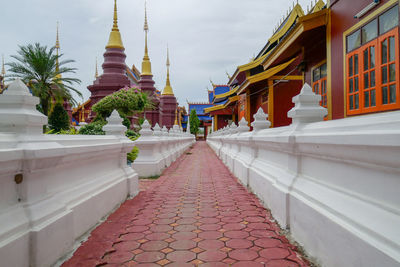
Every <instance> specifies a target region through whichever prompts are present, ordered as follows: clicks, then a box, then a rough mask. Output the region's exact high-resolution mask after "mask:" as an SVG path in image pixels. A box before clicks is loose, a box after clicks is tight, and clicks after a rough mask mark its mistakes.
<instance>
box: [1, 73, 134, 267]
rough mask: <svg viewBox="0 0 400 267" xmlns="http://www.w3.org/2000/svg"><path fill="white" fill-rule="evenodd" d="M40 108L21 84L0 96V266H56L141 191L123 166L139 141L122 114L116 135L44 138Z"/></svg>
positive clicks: (110, 128) (113, 123)
mask: <svg viewBox="0 0 400 267" xmlns="http://www.w3.org/2000/svg"><path fill="white" fill-rule="evenodd" d="M37 103H39V100H38V98H36V97H33V96H32V95H31V94H30V93H29V91H28V89H27V88H26V86H25V85H24V84H23V83H22V82H21V81H18V80H17V81H16V82H14V83H13V84H11V85H10V87H9V89H8V90H7V91H6V92H5V93H4V94H3V95H0V266H7V267H14V266H15V267H19V266H21V267H26V266H33V267H34V266H39V267H42V266H51V265H52V264H54V263H55V262H56V261H57V260H58V259H59V258H61V257H62V256H63V255H65V254H67V253H68V252H70V251H71V249H72V247H73V244H74V242H75V241H76V240H77V239H78V238H79V237H80V236H82V235H83V234H84V233H85V232H87V231H88V230H89V229H91V228H92V227H93V226H94V225H96V224H97V223H98V221H99V220H100V219H101V218H102V217H104V216H106V215H107V214H109V213H110V212H111V211H112V210H113V209H114V208H115V207H116V206H118V205H119V204H120V203H121V202H123V201H125V199H126V198H127V197H133V196H135V195H136V194H137V193H138V175H137V173H136V172H135V171H134V170H133V169H132V168H131V167H129V166H128V165H127V161H126V153H127V152H129V151H130V150H132V148H133V147H134V145H135V144H134V142H131V141H130V140H129V139H128V138H126V137H125V136H124V135H123V132H124V128H122V127H124V126H122V125H121V124H120V120H119V119H120V118H119V117H116V116H118V114H113V117H111V118H110V119H109V123H108V125H107V127H106V129H107V130H106V131H107V132H108V133H112V134H113V135H106V136H83V135H44V134H42V126H43V124H46V123H47V117H45V116H44V115H42V114H41V113H39V112H38V111H36V108H35V105H36V104H37ZM16 174H22V175H23V181H22V183H20V184H16V183H15V182H14V176H15V175H16Z"/></svg>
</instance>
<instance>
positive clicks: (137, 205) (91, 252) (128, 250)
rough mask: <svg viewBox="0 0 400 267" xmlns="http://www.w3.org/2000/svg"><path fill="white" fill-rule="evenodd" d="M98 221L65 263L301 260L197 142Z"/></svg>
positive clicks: (290, 262)
mask: <svg viewBox="0 0 400 267" xmlns="http://www.w3.org/2000/svg"><path fill="white" fill-rule="evenodd" d="M191 152H192V154H184V155H183V156H182V157H180V158H179V159H178V160H177V161H176V162H174V163H173V164H172V165H171V166H170V167H169V168H168V169H167V170H166V171H165V172H164V173H163V175H162V176H161V177H160V178H159V179H158V180H157V181H155V182H154V183H152V184H151V185H150V187H149V188H148V189H147V190H146V191H142V192H140V194H139V195H138V196H137V197H136V198H134V199H132V200H128V201H126V202H125V203H124V204H123V205H122V206H121V207H120V208H119V209H118V210H117V211H116V212H114V213H113V214H112V215H110V216H109V218H108V219H107V221H106V222H105V223H103V224H101V225H100V226H98V227H97V228H96V229H95V230H94V231H93V232H92V233H91V236H90V237H89V239H88V241H86V242H85V243H83V244H82V245H81V247H79V249H78V250H77V251H76V252H75V253H74V255H73V257H72V258H71V259H70V260H68V261H67V262H66V263H64V264H63V267H67V266H74V267H75V266H165V265H167V266H177V267H181V266H182V267H184V266H245V267H252V266H282V267H286V266H308V264H307V262H306V261H305V260H303V259H302V258H301V257H300V256H298V253H297V252H296V248H295V247H294V246H293V245H291V244H289V242H288V240H287V239H286V238H285V237H284V236H282V235H280V234H279V228H278V226H277V225H276V224H275V223H274V222H272V221H271V215H270V213H269V212H268V211H267V210H265V209H264V208H263V206H262V205H261V204H260V202H259V201H258V199H257V198H256V197H255V196H254V195H252V194H251V193H248V191H247V190H246V188H244V187H243V186H242V185H241V184H239V183H238V182H237V179H236V178H235V177H233V176H232V175H231V174H230V172H229V170H228V169H227V168H226V167H225V166H224V165H223V163H222V162H221V161H220V160H219V159H218V158H217V156H216V155H215V154H214V153H213V151H212V150H211V149H210V148H209V147H208V146H207V144H206V143H205V142H197V144H196V145H195V146H194V148H193V149H192V150H191Z"/></svg>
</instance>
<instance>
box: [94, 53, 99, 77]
mask: <svg viewBox="0 0 400 267" xmlns="http://www.w3.org/2000/svg"><path fill="white" fill-rule="evenodd" d="M97 77H99V72H98V70H97V57H96V71H95V73H94V78H95V79H97Z"/></svg>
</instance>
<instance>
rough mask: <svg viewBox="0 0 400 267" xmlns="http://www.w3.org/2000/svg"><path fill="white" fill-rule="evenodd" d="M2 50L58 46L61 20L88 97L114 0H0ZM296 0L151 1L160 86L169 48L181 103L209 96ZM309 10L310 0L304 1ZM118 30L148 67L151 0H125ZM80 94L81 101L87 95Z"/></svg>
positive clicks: (65, 45) (65, 44)
mask: <svg viewBox="0 0 400 267" xmlns="http://www.w3.org/2000/svg"><path fill="white" fill-rule="evenodd" d="M0 1H1V2H2V4H1V7H2V8H1V9H2V11H1V15H0V54H4V56H5V61H6V62H9V61H11V60H12V59H11V58H10V55H14V54H16V51H17V49H18V45H26V44H30V43H35V42H40V43H41V44H42V45H48V46H54V44H55V36H56V22H57V21H59V23H60V43H61V52H62V53H63V54H64V59H73V60H75V61H76V62H75V63H73V64H72V66H74V67H76V68H78V72H77V74H76V77H77V78H79V79H81V80H82V84H81V85H78V86H77V89H79V90H80V91H81V92H82V94H83V96H84V99H85V100H86V99H88V98H89V96H90V92H89V91H88V90H87V89H86V87H87V86H88V85H90V84H92V83H93V80H94V73H95V61H96V57H97V58H98V63H99V71H100V73H101V71H102V69H101V64H102V63H103V53H104V51H105V45H106V44H107V41H108V37H109V33H110V30H111V27H112V16H113V3H114V1H113V0H18V1H6V0H0ZM292 3H293V1H291V0H148V1H147V8H148V21H149V28H150V31H149V54H150V59H151V62H152V71H153V75H154V80H155V82H156V87H157V88H158V89H159V90H162V89H163V88H164V85H165V76H166V68H165V61H166V47H167V44H169V48H170V57H171V83H172V88H173V90H174V93H175V95H176V97H177V98H178V101H179V103H180V105H186V99H187V100H189V101H192V102H195V101H201V102H204V101H207V94H206V88H207V87H208V88H209V89H211V84H210V81H209V80H210V78H211V79H212V81H213V82H214V83H215V84H225V83H226V82H227V80H228V78H227V75H226V73H225V72H226V71H228V73H229V74H231V75H232V73H233V72H234V71H235V69H236V67H237V66H238V65H242V64H245V63H247V62H249V60H250V59H251V58H252V57H253V56H254V55H256V54H257V53H258V52H259V51H260V50H261V49H262V47H263V46H264V45H265V44H266V42H267V40H268V39H269V38H270V37H271V34H272V30H273V28H274V27H275V26H276V25H277V23H278V22H279V21H280V19H281V18H282V17H283V15H286V12H287V10H288V9H289V7H291V6H292ZM299 3H300V4H301V5H302V7H303V9H306V8H307V5H308V4H310V2H309V1H304V0H302V1H299ZM118 19H119V23H118V26H119V29H120V32H121V35H122V40H123V43H124V46H125V53H126V55H127V59H126V63H127V64H128V65H129V66H132V64H135V65H136V67H137V68H138V69H139V70H140V69H141V62H142V58H143V51H144V32H143V20H144V0H118ZM80 101H81V100H78V102H80Z"/></svg>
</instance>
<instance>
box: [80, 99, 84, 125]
mask: <svg viewBox="0 0 400 267" xmlns="http://www.w3.org/2000/svg"><path fill="white" fill-rule="evenodd" d="M79 122H85V103H82V111H81V116H80V120H79Z"/></svg>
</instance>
